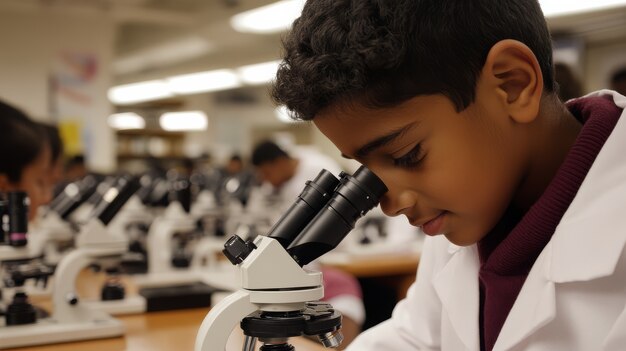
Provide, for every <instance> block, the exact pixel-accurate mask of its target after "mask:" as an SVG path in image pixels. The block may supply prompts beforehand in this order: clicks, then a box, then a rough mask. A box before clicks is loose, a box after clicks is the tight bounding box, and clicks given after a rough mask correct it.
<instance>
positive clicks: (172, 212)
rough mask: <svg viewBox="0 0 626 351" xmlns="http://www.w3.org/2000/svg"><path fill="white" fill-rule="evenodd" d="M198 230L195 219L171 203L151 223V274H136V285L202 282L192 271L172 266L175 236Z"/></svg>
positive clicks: (149, 252)
mask: <svg viewBox="0 0 626 351" xmlns="http://www.w3.org/2000/svg"><path fill="white" fill-rule="evenodd" d="M195 227H196V222H195V220H194V219H193V218H192V217H191V216H190V215H189V214H188V213H186V212H185V210H184V209H183V207H182V205H181V204H180V203H179V202H177V201H173V202H172V203H170V204H169V205H168V207H167V208H166V210H165V212H164V213H163V215H161V216H159V217H157V218H156V219H155V220H154V222H152V225H151V226H150V231H149V232H148V239H147V249H148V273H147V274H145V275H135V276H134V277H133V282H134V283H135V284H136V285H137V286H138V287H141V288H143V287H162V286H169V285H177V284H187V283H193V282H198V281H200V279H199V278H198V275H197V274H196V273H195V272H193V271H192V270H190V269H188V268H185V269H178V268H176V267H174V266H173V265H172V258H173V252H174V250H173V247H172V241H173V240H172V239H173V238H174V235H175V234H177V233H185V232H191V231H193V230H194V229H195Z"/></svg>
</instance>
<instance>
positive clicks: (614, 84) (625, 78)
mask: <svg viewBox="0 0 626 351" xmlns="http://www.w3.org/2000/svg"><path fill="white" fill-rule="evenodd" d="M611 89H612V90H615V91H617V92H618V93H620V94H622V95H624V96H626V67H623V68H621V69H619V70H617V71H615V73H613V75H612V76H611Z"/></svg>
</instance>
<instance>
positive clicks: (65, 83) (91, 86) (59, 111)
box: [49, 51, 99, 156]
mask: <svg viewBox="0 0 626 351" xmlns="http://www.w3.org/2000/svg"><path fill="white" fill-rule="evenodd" d="M98 66H99V65H98V59H97V57H96V55H95V54H93V53H89V52H80V51H63V52H61V53H59V55H57V58H56V59H55V62H54V64H53V67H52V72H51V75H50V106H49V109H50V115H51V116H53V118H54V119H55V121H56V123H57V124H58V126H59V131H60V134H61V137H62V139H63V142H64V145H65V153H66V155H68V156H73V155H78V154H84V155H86V156H88V155H89V153H90V145H91V140H92V137H91V136H90V134H89V133H90V132H89V130H90V129H91V128H88V126H87V125H86V123H89V121H90V120H91V118H90V117H91V116H90V114H93V113H94V108H95V100H96V98H97V88H96V78H97V75H98V69H99V67H98Z"/></svg>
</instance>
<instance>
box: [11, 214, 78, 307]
mask: <svg viewBox="0 0 626 351" xmlns="http://www.w3.org/2000/svg"><path fill="white" fill-rule="evenodd" d="M73 235H74V231H73V229H72V228H71V226H70V225H69V223H67V222H66V221H64V220H63V219H61V218H60V217H59V216H58V215H57V214H56V213H55V212H50V213H49V214H48V215H47V216H46V217H45V218H43V219H42V221H41V222H40V223H39V224H38V225H37V226H36V227H33V226H31V227H30V229H29V233H28V243H27V245H26V246H24V247H11V246H5V245H2V246H0V267H1V266H2V264H1V261H12V260H35V259H39V258H41V257H43V263H45V264H51V265H56V264H57V263H58V262H59V261H60V260H61V257H62V255H63V253H61V252H60V251H59V250H58V248H57V245H58V244H59V243H63V242H68V241H71V240H73ZM3 286H4V282H2V281H0V288H2V287H3ZM19 290H20V291H24V292H26V293H27V295H28V296H31V297H32V296H49V295H51V294H52V288H51V284H48V285H47V286H42V285H41V284H36V282H33V281H31V280H28V281H26V282H25V285H24V286H21V287H19ZM14 293H15V289H12V288H10V287H5V289H3V294H2V297H3V299H4V300H5V301H10V300H11V299H12V298H13V295H14Z"/></svg>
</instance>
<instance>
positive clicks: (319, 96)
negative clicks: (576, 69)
mask: <svg viewBox="0 0 626 351" xmlns="http://www.w3.org/2000/svg"><path fill="white" fill-rule="evenodd" d="M504 39H515V40H518V41H520V42H522V43H524V44H526V45H527V46H528V47H529V48H530V49H531V50H532V51H533V52H534V54H535V55H536V57H537V60H538V61H539V64H540V65H541V72H542V74H543V79H544V88H545V90H546V91H547V92H552V91H554V79H553V69H552V44H551V40H550V33H549V31H548V28H547V25H546V22H545V19H544V17H543V13H542V12H541V8H540V7H539V4H538V2H537V0H507V1H502V0H309V1H307V3H306V5H305V7H304V10H303V12H302V15H301V17H300V18H299V19H297V20H296V21H295V22H294V24H293V28H292V30H291V32H290V33H289V34H288V36H287V37H286V38H285V39H284V40H283V45H284V50H285V53H284V61H283V62H282V64H281V66H280V68H279V70H278V74H277V77H276V81H275V83H274V85H273V87H272V97H273V99H274V101H275V102H276V103H277V104H282V105H285V106H286V107H287V108H288V109H289V110H290V111H291V112H292V117H294V118H297V119H303V120H311V119H313V118H314V117H315V115H316V114H317V113H318V112H319V111H320V110H322V109H324V108H325V107H328V106H329V105H331V104H333V103H336V102H340V101H342V102H348V101H349V102H357V103H359V104H363V105H365V106H368V107H372V108H377V107H390V106H395V105H398V104H400V103H402V102H404V101H406V100H408V99H410V98H412V97H414V96H417V95H426V94H444V95H446V96H447V97H448V98H450V99H451V100H452V102H453V103H454V104H455V105H456V108H457V110H459V111H461V110H463V109H465V108H466V107H467V106H468V105H469V104H471V103H472V102H473V101H474V97H475V86H476V80H477V78H478V76H479V74H480V71H481V69H482V67H483V65H484V62H485V59H486V57H487V54H488V53H489V50H490V49H491V47H492V46H493V45H494V44H496V43H497V42H498V41H501V40H504Z"/></svg>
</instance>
